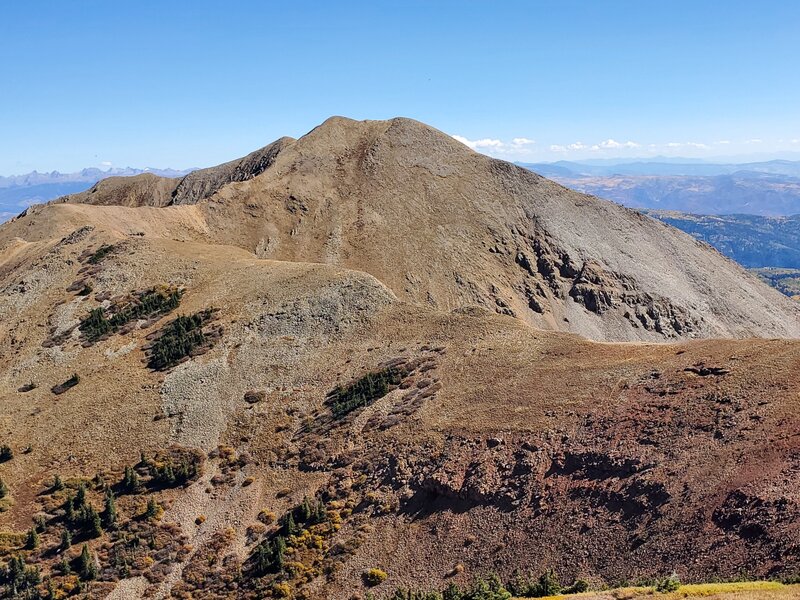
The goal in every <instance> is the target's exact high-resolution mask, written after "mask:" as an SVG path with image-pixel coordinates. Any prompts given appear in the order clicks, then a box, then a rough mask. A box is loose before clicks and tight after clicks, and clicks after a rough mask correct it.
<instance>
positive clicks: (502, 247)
mask: <svg viewBox="0 0 800 600" xmlns="http://www.w3.org/2000/svg"><path fill="white" fill-rule="evenodd" d="M258 157H262V158H263V159H264V160H265V162H263V163H262V162H259V161H260V160H261V159H260V158H258ZM247 161H250V162H247ZM253 161H254V162H253ZM239 164H241V165H249V167H247V168H244V169H242V170H240V171H239V172H238V174H236V173H237V171H236V168H237V167H236V165H239ZM262 167H263V168H262ZM248 169H249V170H248ZM312 173H313V179H312ZM234 176H235V178H234ZM140 177H143V176H140ZM144 177H147V176H144ZM226 178H227V179H226ZM140 181H141V182H142V183H141V184H140V183H139V182H140ZM208 181H212V182H215V183H213V184H211V185H210V186H209V185H208V184H207V183H206V182H208ZM226 181H227V183H225V182H226ZM198 182H202V183H200V184H199V187H197V186H198ZM467 182H468V183H467ZM154 186H155V187H157V188H158V189H157V190H154ZM190 187H191V188H192V189H193V190H194V191H192V192H191V193H190V194H187V195H185V196H184V195H182V194H184V190H188V189H189V188H190ZM287 189H288V190H291V191H289V192H288V193H287V192H286V191H285V190H287ZM395 190H397V191H395ZM234 196H235V198H234ZM356 197H358V198H357V199H356V200H355V203H354V199H355V198H356ZM143 198H144V199H145V200H142V199H143ZM60 202H68V203H89V204H98V203H106V202H108V203H111V204H121V205H128V206H139V205H143V204H146V203H147V202H152V203H154V204H155V205H156V206H166V205H172V204H177V205H181V204H186V203H193V204H195V205H198V206H200V208H201V212H203V213H204V214H205V215H206V217H207V219H208V223H209V231H210V232H212V235H211V238H212V239H215V238H214V233H213V232H214V231H217V230H218V231H220V232H224V233H223V235H222V237H220V238H218V239H219V240H220V241H222V239H224V240H225V241H226V243H231V242H233V243H234V244H236V245H239V246H240V247H243V248H246V249H248V250H249V251H251V252H254V253H255V254H256V255H258V256H260V257H263V258H276V259H279V260H303V261H311V262H339V263H341V264H342V265H344V266H348V267H350V268H354V269H357V270H364V271H366V272H369V273H371V274H372V275H374V276H376V277H377V278H378V279H380V280H382V281H384V282H386V283H388V284H389V285H390V287H391V288H392V289H393V290H394V291H395V293H397V294H398V295H399V296H400V297H403V298H405V299H410V300H413V301H415V302H423V303H431V304H432V305H433V306H440V307H457V306H461V305H464V304H465V303H466V304H476V305H479V306H483V307H484V308H487V309H489V310H497V311H499V312H506V313H508V314H513V315H515V316H518V317H519V318H521V319H523V320H525V321H526V322H529V323H530V324H532V325H534V326H537V327H544V328H547V329H556V330H566V331H574V332H576V333H579V334H581V335H585V336H588V337H592V338H595V339H608V340H620V339H622V340H625V339H628V340H635V339H646V340H658V339H665V338H667V339H668V338H670V337H680V336H682V335H698V336H701V337H702V336H708V335H718V336H719V335H723V336H724V335H731V334H732V335H736V336H742V335H758V334H757V331H758V328H759V327H764V326H767V323H772V324H771V325H769V326H768V327H769V328H770V329H769V330H770V331H771V333H770V334H769V335H777V336H782V335H789V336H790V337H791V336H794V335H797V333H798V331H800V330H798V329H797V325H796V310H797V307H796V306H795V305H793V304H791V303H788V304H786V303H787V302H788V301H787V300H785V299H784V298H782V297H781V296H780V295H779V294H776V293H774V292H773V291H772V290H767V289H766V288H764V287H763V286H762V284H761V282H759V281H757V280H756V278H754V277H752V276H750V275H748V274H746V273H745V272H744V271H743V270H741V269H739V267H737V266H736V265H734V264H733V263H731V262H729V261H727V260H725V259H722V258H721V256H720V255H718V254H716V253H715V252H713V251H710V250H709V249H708V248H707V247H706V246H702V245H698V244H697V242H696V241H694V240H693V239H691V238H689V237H683V234H680V233H678V232H677V231H675V230H672V229H668V228H662V226H661V225H659V224H658V223H657V222H656V221H653V220H651V219H648V218H646V217H642V216H641V215H639V213H636V212H635V211H631V210H629V209H625V208H622V207H619V206H617V205H615V204H613V203H610V202H604V201H601V200H597V199H594V198H592V197H589V196H584V195H581V194H577V193H575V192H572V191H571V190H568V189H566V188H563V187H561V186H559V185H557V184H555V183H552V182H549V181H548V180H546V179H543V178H540V177H538V176H535V175H532V174H530V172H529V171H526V170H525V169H522V168H520V167H516V166H514V165H511V164H510V163H506V162H503V161H498V160H495V159H491V158H488V157H485V156H483V155H480V154H477V153H475V152H472V151H471V150H469V149H468V148H466V147H465V146H463V145H462V144H460V143H458V142H457V141H455V140H453V139H451V138H450V137H449V136H447V135H445V134H444V133H442V132H439V131H437V130H435V129H433V128H430V127H428V126H425V125H423V124H420V123H418V122H416V121H413V120H409V119H394V120H391V121H366V122H356V121H350V120H347V119H344V118H341V117H336V118H332V119H329V120H328V121H326V122H325V123H323V124H322V125H321V126H319V127H317V128H315V129H314V130H312V131H311V132H309V133H308V134H307V135H305V136H303V137H302V138H300V139H299V140H296V141H291V140H288V139H286V138H284V139H283V140H282V141H279V142H276V143H275V144H273V145H270V146H266V147H265V148H263V149H261V150H258V151H256V152H255V153H253V154H251V155H249V157H245V158H244V159H238V161H232V162H231V163H226V164H225V165H222V166H220V167H214V168H211V169H202V170H199V171H195V172H193V173H191V174H189V175H187V176H185V177H184V179H183V180H182V182H179V181H178V180H173V179H170V180H155V179H147V178H145V179H140V180H137V181H132V180H130V179H113V178H112V179H109V180H105V181H104V182H101V183H100V184H98V185H97V186H95V188H93V189H92V190H90V191H88V192H85V193H83V194H78V195H74V196H70V197H67V198H63V199H61V200H60ZM242 205H244V206H245V207H246V209H245V211H244V214H246V215H247V216H242V215H243V213H242V210H241V207H242ZM259 215H263V216H264V218H263V219H262V218H260V217H259ZM215 221H216V224H215ZM234 222H235V223H236V225H235V226H234V225H232V223H234ZM437 232H438V233H437ZM506 232H510V233H506ZM459 236H460V238H461V240H462V243H460V244H457V245H453V244H452V242H451V241H450V240H451V239H456V237H459ZM609 236H610V237H609ZM373 238H374V239H373ZM390 240H391V241H390ZM373 243H378V244H379V245H380V246H381V247H385V248H386V255H385V256H384V257H376V256H374V255H372V253H370V252H369V247H370V245H371V244H373ZM409 243H411V244H416V245H417V246H419V247H421V248H429V249H430V250H433V249H436V252H435V254H429V255H428V256H427V257H426V258H425V259H424V260H423V259H421V258H420V257H418V256H414V255H412V254H409V253H407V252H404V251H403V247H404V245H407V244H409ZM676 254H677V255H683V254H685V256H683V258H682V259H681V261H680V262H681V264H682V266H681V267H676V266H675V265H676V263H675V262H673V261H672V259H671V258H667V257H672V256H674V255H676ZM633 255H637V256H639V257H646V258H644V259H641V258H640V259H639V261H638V262H636V261H630V260H629V258H628V257H629V256H633ZM641 260H644V261H645V262H647V263H648V264H647V266H644V265H643V264H640V263H641ZM706 264H714V267H713V268H711V269H707V268H706V266H705V265H706ZM665 269H666V271H667V272H668V273H669V275H668V276H667V277H664V271H665ZM433 271H435V272H437V276H435V277H433V278H431V275H432V273H433ZM732 281H736V283H735V284H732V283H731V282H732ZM701 290H702V291H701ZM723 290H725V291H723ZM745 305H747V306H748V308H746V309H745V308H744V306H745ZM767 306H769V307H770V309H769V311H768V313H769V314H766V313H765V312H764V309H765V307H767ZM701 307H702V308H701ZM724 307H727V308H724ZM778 307H780V308H779V310H781V311H785V318H776V317H775V310H778ZM727 310H730V311H733V312H734V313H735V314H736V315H737V316H736V317H735V318H733V319H728V318H727V317H724V316H723V317H722V318H721V319H720V318H718V316H717V313H721V314H723V315H724V314H725V311H727ZM746 315H750V316H746ZM758 315H763V316H761V317H759V316H758ZM743 319H744V320H743ZM751 319H760V321H759V324H758V325H756V324H755V323H754V324H753V325H752V327H751V326H749V325H747V323H748V321H749V320H751ZM748 327H751V328H748ZM781 332H783V333H781Z"/></svg>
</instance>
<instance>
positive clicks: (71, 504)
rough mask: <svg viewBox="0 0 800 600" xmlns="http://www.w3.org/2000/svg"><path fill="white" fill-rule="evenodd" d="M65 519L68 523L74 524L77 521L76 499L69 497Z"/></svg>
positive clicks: (65, 503)
mask: <svg viewBox="0 0 800 600" xmlns="http://www.w3.org/2000/svg"><path fill="white" fill-rule="evenodd" d="M64 518H65V519H66V520H67V523H72V522H73V521H74V520H75V499H74V498H73V497H72V496H69V497H68V498H67V499H66V500H65V501H64Z"/></svg>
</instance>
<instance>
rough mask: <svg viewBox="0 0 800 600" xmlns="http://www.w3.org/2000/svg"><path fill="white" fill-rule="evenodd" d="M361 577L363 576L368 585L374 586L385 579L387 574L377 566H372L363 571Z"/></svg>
mask: <svg viewBox="0 0 800 600" xmlns="http://www.w3.org/2000/svg"><path fill="white" fill-rule="evenodd" d="M362 577H363V578H364V583H366V584H367V585H368V586H370V587H374V586H376V585H380V584H382V583H383V582H384V581H386V578H387V577H389V575H388V574H387V573H386V571H383V570H381V569H378V568H372V569H370V570H369V571H365V572H364V574H363V575H362Z"/></svg>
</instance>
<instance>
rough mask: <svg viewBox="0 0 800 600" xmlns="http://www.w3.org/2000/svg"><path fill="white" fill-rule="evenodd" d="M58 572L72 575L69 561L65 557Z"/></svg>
mask: <svg viewBox="0 0 800 600" xmlns="http://www.w3.org/2000/svg"><path fill="white" fill-rule="evenodd" d="M58 570H59V571H60V572H61V574H62V575H65V576H66V575H71V574H72V567H71V566H70V564H69V559H68V558H67V557H66V556H65V557H64V558H62V559H61V562H60V563H58Z"/></svg>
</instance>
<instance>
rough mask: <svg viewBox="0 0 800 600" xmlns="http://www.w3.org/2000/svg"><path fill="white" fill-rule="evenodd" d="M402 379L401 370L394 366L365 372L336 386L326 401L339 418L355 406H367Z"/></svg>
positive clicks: (355, 407)
mask: <svg viewBox="0 0 800 600" xmlns="http://www.w3.org/2000/svg"><path fill="white" fill-rule="evenodd" d="M402 379H403V374H402V372H401V371H400V370H399V369H397V368H394V367H390V368H388V369H384V370H382V371H377V372H375V373H367V374H366V375H364V376H363V377H361V378H360V379H357V380H356V381H354V382H353V383H351V384H349V385H347V386H344V387H342V386H340V387H337V388H336V389H335V390H333V391H332V392H331V393H330V394H328V398H327V403H328V404H329V405H330V407H331V411H332V412H333V416H334V417H335V418H337V419H340V418H342V417H344V416H345V415H347V414H348V413H350V412H352V411H354V410H356V409H357V408H363V407H365V406H369V405H370V404H372V403H373V402H375V401H376V400H379V399H380V398H383V397H384V396H385V395H386V394H388V393H389V392H390V391H391V390H392V388H394V387H397V386H398V385H400V383H401V381H402Z"/></svg>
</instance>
